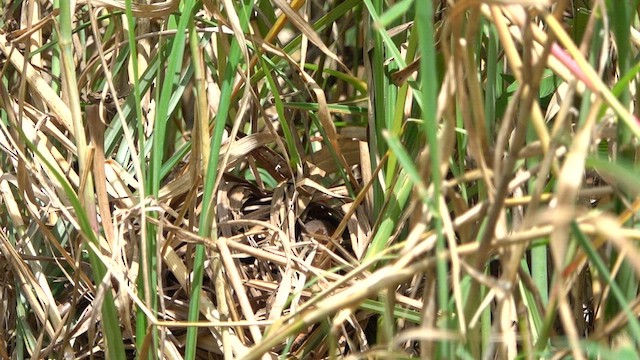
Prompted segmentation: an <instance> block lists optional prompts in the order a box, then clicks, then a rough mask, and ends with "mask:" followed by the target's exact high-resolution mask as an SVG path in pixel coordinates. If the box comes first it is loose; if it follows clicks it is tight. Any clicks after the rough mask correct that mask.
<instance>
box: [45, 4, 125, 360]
mask: <svg viewBox="0 0 640 360" xmlns="http://www.w3.org/2000/svg"><path fill="white" fill-rule="evenodd" d="M73 13H74V9H72V8H71V4H70V2H68V1H61V2H60V21H59V24H60V25H59V26H60V27H59V34H58V36H59V39H60V41H59V45H60V53H61V59H62V68H63V78H62V79H63V87H64V88H65V90H66V91H67V96H68V99H69V109H70V110H71V118H72V119H71V120H72V123H73V130H74V136H75V140H76V148H77V151H78V164H79V173H80V174H85V173H87V174H88V177H87V181H86V184H85V187H84V189H80V193H79V199H77V198H75V196H70V200H78V201H77V202H76V203H75V204H74V208H75V210H76V215H77V216H78V220H79V222H80V223H81V225H83V228H82V230H83V233H84V235H85V237H87V239H88V240H89V241H91V242H92V243H94V244H96V245H97V244H98V238H97V231H98V225H97V218H96V210H95V202H94V200H93V196H94V190H93V179H92V176H91V171H90V168H91V164H90V163H87V160H88V159H89V158H88V155H87V154H88V147H87V138H86V134H85V131H84V121H83V118H82V111H81V109H80V94H79V92H78V87H77V80H76V73H75V69H76V68H75V64H74V59H73V43H72V38H71V36H72V35H71V32H72V14H73ZM43 160H44V158H43ZM52 168H53V167H52ZM56 174H57V173H56ZM57 175H58V176H59V179H57V180H58V181H59V183H60V184H64V185H67V186H68V183H67V181H66V178H64V177H63V176H62V175H61V174H57ZM67 194H68V195H73V190H71V189H70V188H69V189H68V190H67ZM85 245H86V244H85ZM88 250H89V258H90V261H91V265H92V270H93V273H94V277H95V279H94V282H95V284H96V285H98V286H99V285H100V284H102V280H103V279H104V277H105V276H106V268H105V266H104V264H102V262H100V260H99V258H98V255H97V254H95V253H94V251H93V250H91V248H89V249H88ZM104 294H105V295H104V299H103V302H102V307H101V310H102V322H103V326H102V329H103V332H104V335H105V339H106V343H107V349H106V351H107V356H108V357H110V358H114V359H117V358H120V359H122V358H124V345H123V343H122V332H121V331H120V321H119V317H118V312H117V310H116V308H115V303H114V300H113V295H112V294H111V290H110V289H107V291H105V292H104Z"/></svg>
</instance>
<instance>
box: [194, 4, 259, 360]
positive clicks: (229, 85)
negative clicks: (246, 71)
mask: <svg viewBox="0 0 640 360" xmlns="http://www.w3.org/2000/svg"><path fill="white" fill-rule="evenodd" d="M250 10H251V1H250V0H244V2H243V3H242V11H241V12H240V14H241V16H240V21H241V26H242V30H243V31H246V30H247V26H248V23H249V11H250ZM241 59H242V52H241V49H240V44H239V43H238V41H237V40H236V39H235V38H232V40H231V45H230V47H229V54H228V56H227V61H226V64H225V70H224V74H223V76H222V79H221V80H222V85H221V88H220V104H219V106H218V113H217V114H216V119H215V125H214V130H213V136H212V137H211V146H210V148H209V150H210V153H209V162H208V164H207V168H206V176H205V182H204V189H203V194H202V214H201V215H200V222H199V229H198V234H199V235H200V236H202V237H210V238H211V240H212V241H213V242H215V241H216V239H217V234H216V231H214V229H215V226H216V224H215V204H214V198H215V182H216V179H217V178H218V162H219V160H220V156H219V155H220V148H221V146H222V135H223V133H224V128H225V125H226V122H227V117H228V116H229V111H230V109H231V105H232V102H231V93H232V91H233V85H234V80H235V75H236V71H237V68H238V65H239V64H240V60H241ZM204 260H205V248H204V245H203V244H197V245H196V246H195V257H194V261H193V281H192V282H191V302H190V304H189V315H188V319H189V321H197V320H198V318H199V312H200V294H201V292H202V276H203V273H204ZM221 296H225V295H221ZM197 335H198V328H197V327H189V328H188V329H187V339H186V341H185V359H186V360H193V359H194V358H195V355H196V343H197Z"/></svg>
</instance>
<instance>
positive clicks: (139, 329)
mask: <svg viewBox="0 0 640 360" xmlns="http://www.w3.org/2000/svg"><path fill="white" fill-rule="evenodd" d="M125 6H126V9H125V14H126V18H127V23H128V31H127V35H128V39H129V43H128V45H129V54H130V57H131V64H132V68H133V79H132V80H133V81H132V82H133V96H134V99H135V102H134V104H135V105H134V108H135V114H136V119H138V121H136V125H137V132H138V149H140V150H141V151H140V152H139V157H140V159H139V164H140V172H141V174H145V173H146V171H147V170H146V160H145V152H144V148H145V134H144V126H143V121H142V119H143V114H142V94H141V91H140V87H141V86H140V80H139V78H140V75H139V71H138V49H137V42H136V41H135V37H136V21H135V18H134V17H133V11H132V10H131V0H126V1H125ZM140 181H142V179H140ZM145 198H146V189H145V187H144V186H141V187H140V188H139V201H140V206H141V213H142V214H146V211H145V204H144V201H145V200H144V199H145ZM145 219H146V215H143V216H142V219H141V228H142V236H141V239H143V241H142V242H141V245H142V246H141V247H140V258H141V259H149V258H150V256H148V255H147V254H148V252H149V249H147V248H146V245H147V242H146V241H144V239H146V226H147V225H146V221H145ZM145 265H146V269H147V271H143V272H142V274H143V276H138V291H139V293H140V295H141V296H140V297H141V298H143V299H144V300H145V303H146V305H147V307H148V308H149V309H151V310H152V311H153V312H154V313H156V311H157V302H156V301H154V299H155V296H153V297H152V293H151V289H152V288H153V287H154V286H153V284H152V283H151V280H150V279H149V276H148V275H149V272H152V273H153V272H155V271H154V269H150V268H149V264H147V263H146V262H145ZM144 275H147V276H144ZM154 277H155V276H154ZM148 325H149V322H148V321H147V317H146V315H145V314H144V312H142V311H141V309H140V308H138V309H137V313H136V348H137V349H138V350H139V351H140V350H141V349H142V348H143V344H144V339H145V337H146V334H147V331H148ZM151 331H152V334H151V336H152V342H153V344H154V348H158V332H157V329H155V328H154V329H152V330H151ZM157 355H158V354H157V353H156V352H153V351H152V352H149V357H150V358H155V357H156V356H157Z"/></svg>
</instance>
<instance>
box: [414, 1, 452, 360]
mask: <svg viewBox="0 0 640 360" xmlns="http://www.w3.org/2000/svg"><path fill="white" fill-rule="evenodd" d="M416 19H423V21H417V22H416V31H418V33H419V44H420V49H421V51H422V54H423V55H422V57H421V58H420V83H421V86H420V89H421V92H420V94H419V97H420V98H421V103H422V104H421V110H422V120H423V126H424V132H425V133H426V135H427V142H428V145H429V156H430V162H429V163H430V165H431V169H430V170H431V171H430V173H431V184H432V185H431V186H433V198H432V199H431V204H430V212H431V213H432V214H433V224H432V225H433V228H434V230H435V233H436V234H437V238H436V254H438V255H440V254H442V253H444V252H445V251H446V245H445V238H444V231H443V226H442V219H441V218H440V202H441V201H440V199H441V196H442V190H441V186H442V176H441V174H440V147H439V144H438V118H437V117H436V112H437V109H438V93H439V91H440V86H439V84H438V79H439V76H438V72H437V65H436V63H437V60H436V53H437V52H436V46H435V41H434V39H435V36H434V31H433V21H432V19H433V4H432V3H431V1H416ZM419 104H420V102H419ZM436 274H437V278H438V284H437V290H436V291H437V298H438V304H439V306H440V309H441V311H443V312H444V314H445V316H449V315H448V312H447V309H446V307H447V305H448V304H449V281H448V269H447V262H446V260H445V259H444V258H443V257H441V256H438V261H437V263H436ZM441 327H442V328H443V330H445V331H446V330H447V328H448V327H449V325H448V321H443V322H442V323H441ZM438 349H439V354H438V356H439V357H440V358H443V359H446V358H450V357H451V355H452V353H451V348H450V346H449V344H448V341H447V340H443V341H442V346H440V347H439V348H438Z"/></svg>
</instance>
